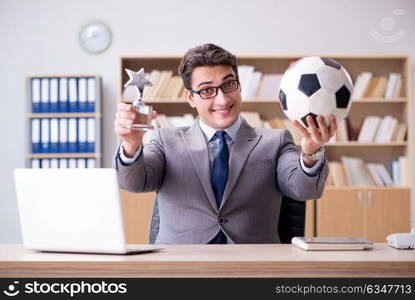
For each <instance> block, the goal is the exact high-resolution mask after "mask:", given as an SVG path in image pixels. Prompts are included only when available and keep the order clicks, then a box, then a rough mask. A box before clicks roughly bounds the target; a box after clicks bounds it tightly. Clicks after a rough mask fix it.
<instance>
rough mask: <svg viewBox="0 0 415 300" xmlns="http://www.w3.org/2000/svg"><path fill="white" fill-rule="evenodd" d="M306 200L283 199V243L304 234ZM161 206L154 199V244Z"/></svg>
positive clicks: (281, 218) (281, 221)
mask: <svg viewBox="0 0 415 300" xmlns="http://www.w3.org/2000/svg"><path fill="white" fill-rule="evenodd" d="M305 210H306V202H305V201H297V200H294V199H291V198H289V197H287V196H283V197H282V199H281V210H280V217H279V219H278V235H279V238H280V241H281V243H282V244H289V243H291V239H292V238H293V237H295V236H304V226H305ZM159 225H160V215H159V206H158V201H157V196H156V199H155V200H154V208H153V217H152V218H151V226H150V244H154V242H155V241H156V238H157V234H158V232H159Z"/></svg>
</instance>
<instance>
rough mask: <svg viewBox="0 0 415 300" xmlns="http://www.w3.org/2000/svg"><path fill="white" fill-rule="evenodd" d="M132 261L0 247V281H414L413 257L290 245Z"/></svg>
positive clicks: (168, 250)
mask: <svg viewBox="0 0 415 300" xmlns="http://www.w3.org/2000/svg"><path fill="white" fill-rule="evenodd" d="M162 247H164V250H162V251H158V252H154V253H146V254H135V255H99V254H73V253H43V252H36V251H31V250H26V249H25V248H24V247H23V246H22V245H17V244H0V277H415V251H413V250H397V249H394V248H391V247H390V246H388V245H387V244H375V245H374V249H373V250H370V251H303V250H301V249H298V248H296V247H294V246H292V245H285V244H284V245H281V244H266V245H265V244H264V245H259V244H255V245H162Z"/></svg>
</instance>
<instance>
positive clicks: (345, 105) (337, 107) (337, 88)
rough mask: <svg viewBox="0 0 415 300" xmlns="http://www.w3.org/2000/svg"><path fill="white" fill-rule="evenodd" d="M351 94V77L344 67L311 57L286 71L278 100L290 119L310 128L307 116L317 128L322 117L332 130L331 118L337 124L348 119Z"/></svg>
mask: <svg viewBox="0 0 415 300" xmlns="http://www.w3.org/2000/svg"><path fill="white" fill-rule="evenodd" d="M352 90H353V83H352V80H351V78H350V75H349V74H348V73H347V71H346V69H345V68H344V67H343V66H342V65H341V64H339V63H338V62H337V61H335V60H333V59H330V58H327V57H316V56H311V57H304V58H301V59H300V60H298V61H297V62H295V63H293V64H292V65H291V66H290V67H289V68H288V69H287V70H286V71H285V73H284V76H283V77H282V80H281V86H280V91H279V98H280V104H281V108H282V111H283V112H284V113H285V115H286V116H287V117H288V119H290V120H297V121H298V122H300V124H302V125H303V126H304V127H308V124H307V121H306V118H307V116H308V115H311V116H312V117H313V119H314V122H315V123H316V124H317V121H316V118H317V116H318V115H321V116H323V117H324V119H325V121H326V125H327V126H329V116H330V115H334V116H335V117H336V121H337V122H339V121H341V120H343V119H344V118H345V117H346V116H347V113H348V112H349V110H350V106H351V104H352V101H351V99H350V96H351V93H352ZM317 126H318V125H317Z"/></svg>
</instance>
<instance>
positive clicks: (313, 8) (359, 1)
mask: <svg viewBox="0 0 415 300" xmlns="http://www.w3.org/2000/svg"><path fill="white" fill-rule="evenodd" d="M394 9H402V10H403V13H404V14H403V15H394V14H393V11H394ZM385 17H392V20H393V21H394V22H395V27H394V28H393V30H391V31H390V32H396V31H398V30H399V29H402V30H405V31H406V34H405V35H404V36H403V37H402V38H401V39H400V40H398V41H396V42H394V43H384V42H381V41H378V40H376V39H374V38H372V36H371V35H370V33H369V32H370V30H371V29H376V30H378V31H379V32H380V33H388V32H386V31H384V30H383V29H384V28H385V27H382V25H380V22H381V20H382V19H383V18H385ZM94 19H99V20H103V21H105V22H106V23H107V24H108V25H109V26H110V27H111V29H112V32H113V35H114V37H113V43H112V45H111V47H110V48H109V49H108V51H106V52H105V53H103V54H101V55H98V56H92V55H89V54H86V53H85V52H83V51H82V50H81V48H80V47H79V44H78V40H77V37H78V31H79V29H80V27H81V26H82V25H84V24H85V23H87V22H89V21H91V20H94ZM382 30H383V31H382ZM414 33H415V1H411V0H396V1H387V0H382V1H379V0H370V1H363V0H340V1H333V0H316V1H309V0H301V1H300V0H296V1H295V0H290V1H281V0H278V1H277V0H275V1H272V0H255V1H238V0H227V1H225V0H211V1H206V0H204V1H200V0H193V1H190V0H187V1H186V0H171V1H169V0H164V1H163V0H151V1H139V0H135V1H133V0H112V1H110V0H73V1H67V0H37V1H33V0H0V92H1V98H0V99H1V100H0V101H1V104H2V114H1V115H2V116H1V118H0V122H1V127H0V140H1V141H3V142H2V143H1V144H2V145H1V147H0V157H1V158H2V163H1V165H2V166H1V168H0V182H1V187H0V242H3V243H11V242H20V240H21V237H20V228H19V225H18V216H17V210H16V199H15V192H14V185H13V184H14V183H13V180H12V170H13V169H14V168H17V167H23V166H24V156H25V149H24V129H25V127H24V124H25V119H24V112H25V108H24V107H25V106H24V105H25V104H24V99H25V90H24V75H26V74H54V73H57V74H62V73H96V74H100V75H101V76H102V78H103V94H104V99H103V101H104V105H103V109H104V129H103V130H104V131H103V132H104V133H105V134H104V145H103V146H104V166H105V167H109V166H110V165H111V156H112V154H113V151H114V149H115V148H116V143H117V139H116V137H115V135H114V134H113V130H112V123H113V116H114V113H115V107H116V103H117V91H118V87H119V82H118V79H119V70H118V68H119V56H120V55H126V54H137V55H138V54H182V53H184V51H185V50H187V49H188V48H190V47H192V46H195V45H197V44H201V43H203V42H208V41H209V42H214V43H217V44H219V45H221V46H223V47H225V48H227V49H229V50H230V51H233V52H235V53H236V54H239V53H240V54H242V53H244V54H249V53H310V54H312V53H339V54H347V53H351V54H355V53H359V54H360V53H404V54H410V55H411V56H412V59H414V58H415V35H414ZM412 73H415V72H414V68H413V66H412ZM414 82H415V81H414ZM414 82H413V83H412V86H415V85H414ZM414 90H415V89H414ZM413 148H415V147H413ZM414 157H415V156H414ZM414 207H415V205H413V208H412V211H414ZM412 215H415V213H413V214H412Z"/></svg>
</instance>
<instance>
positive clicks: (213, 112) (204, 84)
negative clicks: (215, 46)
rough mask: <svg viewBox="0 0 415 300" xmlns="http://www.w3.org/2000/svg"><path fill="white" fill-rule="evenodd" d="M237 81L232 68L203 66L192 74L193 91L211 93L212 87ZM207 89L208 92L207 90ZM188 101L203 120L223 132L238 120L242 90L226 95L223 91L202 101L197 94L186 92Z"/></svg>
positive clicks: (238, 89)
mask: <svg viewBox="0 0 415 300" xmlns="http://www.w3.org/2000/svg"><path fill="white" fill-rule="evenodd" d="M235 80H236V76H235V73H234V72H233V70H232V68H231V67H230V66H226V65H218V66H203V67H197V68H195V69H194V70H193V73H192V89H193V90H194V91H201V90H203V91H202V93H203V92H205V91H206V92H209V88H210V87H216V86H221V85H222V84H225V85H230V84H232V82H234V81H235ZM206 89H207V90H206ZM186 99H187V101H188V102H189V104H190V106H191V107H193V108H196V110H197V112H198V113H199V116H200V118H201V120H202V121H203V122H204V123H205V124H207V125H209V126H211V127H213V128H215V129H216V130H223V129H225V128H227V127H229V126H231V125H232V124H233V123H235V121H236V120H237V118H238V116H239V113H240V111H241V88H240V86H239V85H238V88H237V89H236V90H235V91H232V92H228V93H224V92H223V91H222V90H221V89H219V90H218V94H217V95H216V96H215V97H213V98H209V99H202V98H201V96H200V95H198V94H197V93H193V94H192V93H191V92H190V91H188V90H186Z"/></svg>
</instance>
